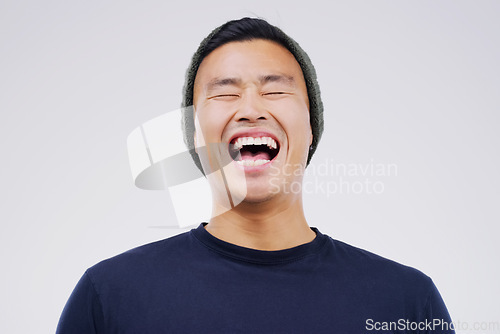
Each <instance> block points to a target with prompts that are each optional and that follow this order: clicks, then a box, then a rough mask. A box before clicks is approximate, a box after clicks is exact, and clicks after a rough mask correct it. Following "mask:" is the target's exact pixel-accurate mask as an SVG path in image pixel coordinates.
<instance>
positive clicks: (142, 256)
mask: <svg viewBox="0 0 500 334" xmlns="http://www.w3.org/2000/svg"><path fill="white" fill-rule="evenodd" d="M192 243H193V240H192V237H191V236H190V233H189V232H184V233H181V234H178V235H175V236H172V237H169V238H166V239H163V240H159V241H155V242H151V243H148V244H145V245H142V246H139V247H136V248H133V249H130V250H128V251H125V252H123V253H121V254H118V255H115V256H113V257H111V258H108V259H105V260H103V261H100V262H99V263H97V264H95V265H94V266H92V267H90V268H88V269H87V273H88V275H89V277H90V279H91V280H92V281H94V280H100V279H107V280H110V279H111V280H113V279H121V278H123V276H124V275H131V274H133V275H137V274H138V273H141V272H151V271H154V270H156V269H158V268H166V267H171V264H172V262H182V261H184V259H185V258H186V257H189V256H190V254H191V253H192V252H190V248H191V247H192V246H193V245H192Z"/></svg>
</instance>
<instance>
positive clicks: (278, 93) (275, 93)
mask: <svg viewBox="0 0 500 334" xmlns="http://www.w3.org/2000/svg"><path fill="white" fill-rule="evenodd" d="M284 94H288V93H286V92H269V93H264V94H262V95H284Z"/></svg>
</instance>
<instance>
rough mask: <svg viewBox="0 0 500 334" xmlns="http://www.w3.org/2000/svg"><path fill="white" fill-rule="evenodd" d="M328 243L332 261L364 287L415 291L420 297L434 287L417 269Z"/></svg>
mask: <svg viewBox="0 0 500 334" xmlns="http://www.w3.org/2000/svg"><path fill="white" fill-rule="evenodd" d="M331 240H332V243H333V246H334V252H333V253H334V258H335V262H336V263H338V264H339V266H340V267H341V268H343V269H342V270H344V271H345V272H346V273H347V274H350V275H352V276H353V277H358V278H360V279H361V280H364V281H365V282H366V284H373V285H374V286H382V285H383V286H387V287H390V288H391V289H396V290H400V292H402V293H403V292H404V291H408V290H413V291H415V290H417V291H415V292H418V293H422V294H424V295H425V294H426V292H429V291H431V290H432V289H433V287H434V283H433V282H432V279H431V278H430V277H429V276H427V275H426V274H424V273H423V272H422V271H420V270H418V269H415V268H413V267H411V266H408V265H404V264H401V263H398V262H396V261H393V260H390V259H388V258H385V257H383V256H380V255H377V254H375V253H372V252H370V251H367V250H364V249H361V248H358V247H355V246H352V245H349V244H347V243H345V242H342V241H339V240H335V239H331Z"/></svg>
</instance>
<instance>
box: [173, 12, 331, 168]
mask: <svg viewBox="0 0 500 334" xmlns="http://www.w3.org/2000/svg"><path fill="white" fill-rule="evenodd" d="M254 39H265V40H270V41H273V42H276V43H278V44H280V45H282V46H284V47H285V48H286V49H288V51H290V53H292V54H293V55H294V57H295V59H296V60H297V62H298V63H299V65H300V67H301V69H302V73H303V75H304V79H305V82H306V86H307V94H308V97H309V114H310V116H309V117H310V122H311V129H312V134H313V141H312V144H311V146H310V148H309V155H308V157H307V164H309V162H310V161H311V158H312V156H313V154H314V152H315V151H316V147H317V145H318V143H319V140H320V139H321V134H322V133H323V126H324V121H323V102H322V101H321V95H320V89H319V85H318V80H317V78H316V71H315V69H314V66H313V64H312V63H311V60H310V59H309V56H308V55H307V54H306V52H305V51H304V50H303V49H302V48H301V47H300V46H299V44H298V43H297V42H295V41H294V40H293V39H292V38H290V37H289V36H287V35H286V34H285V33H284V32H283V31H282V30H280V29H279V28H277V27H275V26H273V25H271V24H269V23H268V22H266V21H265V20H262V19H256V18H248V17H246V18H242V19H240V20H233V21H229V22H226V23H225V24H223V25H222V26H220V27H218V28H216V29H214V30H213V31H212V32H211V33H210V34H209V35H208V36H207V37H206V38H205V39H204V40H203V41H202V42H201V43H200V46H199V47H198V50H196V52H195V54H194V55H193V58H192V59H191V64H190V65H189V68H188V70H187V72H186V81H185V83H184V88H183V101H182V109H183V111H182V127H183V132H184V142H185V143H186V145H187V147H188V149H189V151H190V153H191V156H192V158H193V160H194V162H195V164H196V166H197V167H198V168H199V169H200V170H201V172H202V173H204V172H203V168H202V166H201V162H200V158H199V157H198V154H197V153H196V152H195V149H194V130H195V125H194V115H193V110H192V108H189V107H191V106H192V105H193V88H194V80H195V78H196V73H197V72H198V68H199V66H200V64H201V62H202V61H203V59H204V58H205V57H206V56H208V54H210V52H212V51H213V50H215V49H216V48H218V47H220V46H222V45H224V44H227V43H230V42H237V41H249V40H254Z"/></svg>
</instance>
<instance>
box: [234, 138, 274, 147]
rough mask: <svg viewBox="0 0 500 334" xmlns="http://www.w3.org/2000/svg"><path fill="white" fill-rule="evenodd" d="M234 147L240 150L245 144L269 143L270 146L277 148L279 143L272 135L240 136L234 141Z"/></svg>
mask: <svg viewBox="0 0 500 334" xmlns="http://www.w3.org/2000/svg"><path fill="white" fill-rule="evenodd" d="M233 145H234V148H235V149H237V150H239V149H241V148H242V147H243V145H267V146H268V147H270V148H273V149H276V148H277V147H278V145H277V144H276V141H275V140H274V139H273V138H271V137H260V138H259V137H257V138H254V137H239V138H238V139H236V141H235V142H234V144H233Z"/></svg>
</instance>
